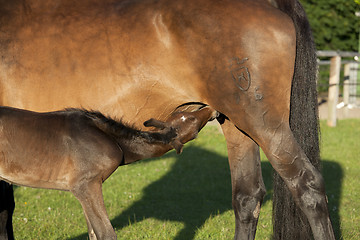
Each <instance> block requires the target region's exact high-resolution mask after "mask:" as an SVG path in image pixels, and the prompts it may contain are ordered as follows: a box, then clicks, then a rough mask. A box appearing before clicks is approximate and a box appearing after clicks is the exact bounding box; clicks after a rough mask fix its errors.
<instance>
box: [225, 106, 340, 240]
mask: <svg viewBox="0 0 360 240" xmlns="http://www.w3.org/2000/svg"><path fill="white" fill-rule="evenodd" d="M248 117H249V116H243V117H242V118H239V117H237V116H234V117H233V118H231V120H232V121H233V122H236V123H237V124H239V125H238V126H239V127H240V128H241V129H242V130H244V131H245V132H246V133H247V134H249V136H250V137H251V138H252V139H254V140H255V141H256V142H257V143H258V144H259V146H260V147H261V148H262V149H263V151H264V153H265V154H266V156H267V157H268V159H269V161H270V163H271V165H272V166H273V168H274V169H275V170H276V171H277V172H278V173H279V175H280V176H281V177H282V179H283V180H284V182H285V184H286V185H287V187H288V188H289V190H290V192H291V194H292V196H293V199H294V201H295V202H296V204H297V205H298V206H299V207H300V208H301V210H302V211H303V212H304V213H305V215H306V217H307V219H308V221H309V223H310V226H311V229H312V231H313V235H314V238H315V239H323V240H327V239H335V238H334V235H333V231H332V226H331V222H330V218H329V214H328V209H327V199H326V196H325V189H324V181H323V178H322V176H321V174H320V172H319V171H318V170H317V169H316V168H315V167H314V166H313V165H312V164H311V163H310V161H309V159H308V158H307V156H306V155H305V153H304V152H303V150H302V149H301V148H300V147H299V145H298V143H297V142H296V140H295V138H294V136H293V134H292V132H291V130H290V127H289V121H288V120H286V119H288V116H287V115H286V114H284V115H282V116H281V115H279V114H278V113H277V112H274V111H271V110H268V111H267V112H266V113H265V114H264V115H263V117H262V118H259V119H260V121H259V119H255V118H251V120H252V122H251V121H249V120H250V119H249V118H248ZM244 120H245V122H246V124H245V122H244Z"/></svg>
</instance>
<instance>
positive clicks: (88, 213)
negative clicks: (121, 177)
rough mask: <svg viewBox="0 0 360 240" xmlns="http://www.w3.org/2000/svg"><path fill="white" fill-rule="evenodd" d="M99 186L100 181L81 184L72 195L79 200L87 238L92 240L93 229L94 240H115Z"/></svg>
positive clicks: (100, 184)
mask: <svg viewBox="0 0 360 240" xmlns="http://www.w3.org/2000/svg"><path fill="white" fill-rule="evenodd" d="M101 186H102V181H101V179H96V180H93V181H91V182H86V183H84V184H82V185H81V186H79V187H77V188H76V189H74V190H73V191H72V193H73V194H74V195H75V197H76V198H77V199H78V200H79V202H80V203H81V206H82V208H83V210H84V214H85V217H86V222H87V224H88V230H89V238H90V239H93V238H92V237H93V233H92V229H93V231H94V232H95V235H96V237H97V238H95V239H99V240H100V239H101V240H103V239H106V240H107V239H116V238H117V237H116V233H115V231H114V229H113V227H112V225H111V223H110V220H109V217H108V215H107V212H106V209H105V205H104V200H103V195H102V190H101Z"/></svg>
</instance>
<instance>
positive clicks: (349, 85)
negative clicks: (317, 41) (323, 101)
mask: <svg viewBox="0 0 360 240" xmlns="http://www.w3.org/2000/svg"><path fill="white" fill-rule="evenodd" d="M317 56H318V57H321V58H324V57H326V58H330V60H320V61H319V65H320V66H321V65H330V74H329V75H330V76H329V84H328V86H329V89H328V118H327V124H328V125H329V126H332V127H335V126H336V108H337V106H338V104H339V103H338V102H339V86H340V70H341V65H342V64H344V82H343V102H342V104H341V105H342V106H355V105H356V97H357V86H358V85H359V84H358V83H357V72H358V69H359V68H358V66H359V63H358V62H356V61H354V60H346V58H353V59H354V57H357V58H358V57H359V56H360V53H357V52H343V51H318V52H317Z"/></svg>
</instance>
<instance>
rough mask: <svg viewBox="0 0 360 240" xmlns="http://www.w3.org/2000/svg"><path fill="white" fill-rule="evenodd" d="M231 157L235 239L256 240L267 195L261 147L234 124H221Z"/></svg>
mask: <svg viewBox="0 0 360 240" xmlns="http://www.w3.org/2000/svg"><path fill="white" fill-rule="evenodd" d="M221 127H222V129H223V132H224V135H225V138H226V143H227V148H228V156H229V165H230V171H231V182H232V204H233V208H234V212H235V224H236V225H235V239H254V238H255V233H256V226H257V222H258V218H259V213H260V206H261V203H262V201H263V198H264V195H265V193H266V190H265V185H264V182H263V179H262V174H261V165H260V154H259V146H258V145H257V144H256V143H255V142H254V141H253V140H251V139H250V138H249V137H247V136H246V135H244V134H243V133H241V132H240V131H239V130H238V129H237V128H236V127H235V126H234V125H233V124H232V123H230V122H229V121H228V120H225V122H224V123H223V124H221Z"/></svg>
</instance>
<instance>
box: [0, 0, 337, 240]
mask: <svg viewBox="0 0 360 240" xmlns="http://www.w3.org/2000/svg"><path fill="white" fill-rule="evenodd" d="M0 56H1V58H0V94H1V96H0V105H6V106H12V107H18V108H22V109H28V110H33V111H40V112H44V111H54V110H58V109H63V108H66V107H77V108H78V107H83V108H85V109H97V110H99V111H101V112H103V113H104V114H106V115H108V116H112V117H119V116H123V119H124V121H127V122H132V123H134V126H136V127H138V128H143V126H142V123H143V122H144V121H145V120H147V119H149V118H152V117H153V118H156V119H159V120H161V121H164V120H166V119H167V118H168V117H169V116H170V115H171V114H172V113H174V112H175V111H185V112H191V111H194V110H197V109H198V108H199V106H203V105H208V106H210V107H211V108H213V109H215V110H216V111H217V112H219V113H221V115H220V117H219V121H220V123H221V127H222V130H223V132H224V136H225V138H226V142H227V147H228V157H229V165H230V172H231V182H232V204H233V208H234V213H235V226H236V227H235V239H254V237H255V232H256V226H257V222H258V217H259V210H260V206H261V203H262V200H263V197H264V195H265V187H264V183H263V179H262V176H261V166H260V157H259V146H260V147H261V148H262V150H263V151H264V153H265V154H266V156H267V158H268V159H269V161H270V163H271V164H272V166H273V168H274V170H275V171H276V172H277V173H278V175H277V177H276V182H275V186H274V188H275V191H274V198H273V199H274V228H275V229H274V238H276V239H310V238H311V237H312V236H311V232H312V233H313V236H314V238H315V239H334V234H333V230H332V226H331V222H330V218H329V213H328V209H327V198H326V195H325V190H324V182H323V178H322V176H321V174H320V172H319V170H318V166H319V142H318V141H319V139H318V131H319V129H318V118H317V93H316V70H317V66H316V51H315V47H314V43H313V39H312V34H311V29H310V26H309V22H308V20H307V17H306V14H305V12H304V9H303V8H302V6H301V4H300V3H299V0H222V1H219V0H196V1H194V0H78V1H73V0H57V1H54V0H43V1H38V0H13V1H7V0H0ZM129 120H131V121H129ZM287 189H289V191H288V190H287ZM284 191H285V193H284ZM9 194H11V193H9ZM292 199H293V200H292ZM295 206H297V207H295ZM0 229H1V228H0Z"/></svg>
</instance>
